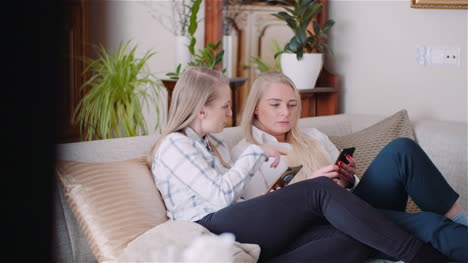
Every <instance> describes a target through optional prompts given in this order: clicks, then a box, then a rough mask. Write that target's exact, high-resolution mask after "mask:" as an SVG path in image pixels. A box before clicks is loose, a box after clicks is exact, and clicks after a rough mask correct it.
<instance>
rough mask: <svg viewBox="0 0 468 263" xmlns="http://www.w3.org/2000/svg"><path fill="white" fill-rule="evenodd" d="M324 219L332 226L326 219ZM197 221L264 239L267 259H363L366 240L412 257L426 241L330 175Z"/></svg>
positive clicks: (247, 238) (239, 236) (240, 237)
mask: <svg viewBox="0 0 468 263" xmlns="http://www.w3.org/2000/svg"><path fill="white" fill-rule="evenodd" d="M323 219H326V220H327V221H328V222H329V223H330V224H331V226H330V225H321V224H320V222H321V221H323ZM197 223H199V224H201V225H203V226H204V227H206V228H207V229H209V230H210V231H211V232H213V233H216V234H220V233H223V232H231V233H233V234H234V235H235V236H236V241H238V242H242V243H255V244H259V245H260V247H261V254H260V259H259V261H261V262H265V261H268V262H312V261H315V262H344V261H346V262H363V261H364V259H365V258H366V257H367V256H368V255H369V252H370V249H369V248H368V247H367V246H365V245H368V246H370V247H373V248H376V249H378V250H380V251H382V252H384V253H385V254H387V255H390V256H392V257H394V258H398V259H402V260H404V261H405V262H409V261H410V260H411V259H412V258H413V257H414V256H415V254H416V253H417V251H418V250H419V249H420V247H421V245H422V241H420V240H419V239H417V238H416V237H414V236H413V235H411V234H409V233H408V232H406V231H404V230H402V229H401V228H400V227H398V226H397V225H396V224H394V223H393V222H391V221H390V220H388V219H386V217H385V216H384V215H383V214H382V213H380V212H379V211H377V210H376V209H374V208H372V207H371V206H370V205H369V204H367V203H366V202H364V201H362V200H361V199H360V198H358V197H357V196H355V195H354V194H352V193H350V192H349V191H347V190H345V189H343V188H342V187H340V186H338V185H337V184H336V183H334V182H333V181H332V180H330V179H329V178H325V177H320V178H316V179H311V180H305V181H302V182H299V183H296V184H293V185H290V186H288V187H284V188H282V189H280V190H277V191H274V192H272V193H268V194H265V195H263V196H260V197H257V198H254V199H250V200H247V201H244V202H240V203H238V204H235V205H231V206H229V207H226V208H224V209H221V210H219V211H217V212H215V213H211V214H208V215H207V216H205V217H204V218H202V219H200V220H199V221H197ZM358 241H359V242H358ZM361 243H363V244H361ZM364 244H365V245H364Z"/></svg>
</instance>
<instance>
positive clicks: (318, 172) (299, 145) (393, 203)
mask: <svg viewBox="0 0 468 263" xmlns="http://www.w3.org/2000/svg"><path fill="white" fill-rule="evenodd" d="M300 108H301V105H300V96H299V93H298V91H297V89H296V88H295V86H294V83H293V82H292V81H291V80H290V79H289V78H288V77H286V76H285V75H284V74H282V73H280V72H266V73H262V74H260V75H259V76H258V78H257V79H256V80H255V81H254V83H253V85H252V87H251V89H250V94H249V97H248V99H247V102H246V106H245V108H244V112H243V115H242V121H241V126H242V129H243V132H244V137H245V138H244V139H243V140H241V141H240V142H239V143H238V144H237V145H236V146H234V148H233V150H232V151H231V153H232V156H233V158H234V159H236V158H237V156H239V153H240V152H241V151H242V150H243V149H245V147H247V146H249V145H270V146H273V147H276V149H278V150H279V149H281V151H283V152H286V153H287V155H286V156H284V157H283V158H281V159H282V160H281V161H280V162H279V164H278V166H277V167H278V168H280V169H277V170H272V169H270V168H269V167H266V166H262V167H261V168H260V169H259V170H258V171H257V173H256V174H255V175H254V177H253V178H252V179H251V181H250V182H249V183H248V184H247V185H246V190H245V193H244V197H246V198H253V197H255V196H258V195H261V194H262V193H263V192H264V191H265V189H266V187H267V186H268V185H269V184H270V183H271V182H272V181H273V180H274V179H276V178H277V177H278V176H279V173H280V171H281V169H284V168H286V167H287V166H295V165H298V164H302V165H303V166H304V167H303V168H302V171H301V173H300V174H298V175H297V176H296V177H295V178H294V179H295V180H294V181H293V182H292V183H293V185H294V183H295V182H301V181H303V180H306V179H312V180H315V179H314V178H324V177H327V178H330V179H331V180H333V181H335V182H336V183H337V184H338V185H340V186H341V187H344V188H347V189H348V190H349V192H350V193H351V192H352V193H353V194H354V195H356V196H359V197H360V198H362V199H363V200H365V201H367V202H368V203H369V204H371V205H372V206H374V207H375V208H378V209H379V210H380V211H381V212H383V213H384V214H385V215H386V216H387V217H388V218H390V219H391V220H392V221H394V222H395V223H397V224H399V225H400V226H402V227H403V228H404V229H406V230H407V231H410V232H412V233H414V234H415V235H416V236H418V237H419V238H420V239H422V240H424V241H426V242H430V243H431V244H432V245H433V246H434V247H435V248H437V249H438V250H439V251H441V252H442V253H443V254H445V255H446V256H448V257H450V259H452V260H457V261H461V262H467V261H468V227H467V226H466V218H465V215H464V212H463V210H462V208H461V206H460V205H459V204H458V202H457V199H458V197H459V195H458V194H457V193H456V192H455V191H454V190H453V189H452V188H451V187H450V186H449V185H448V183H447V182H446V181H445V179H444V177H443V176H442V175H441V174H440V172H439V171H438V170H437V168H436V167H435V165H434V164H433V163H432V162H431V160H430V159H429V157H427V155H426V154H425V153H424V151H423V150H422V149H421V148H420V147H419V146H418V145H417V144H416V143H415V142H414V141H412V140H410V139H406V138H399V139H397V140H394V141H392V142H391V143H389V144H388V145H387V146H386V147H385V148H384V149H383V150H382V151H381V153H380V154H379V155H378V156H377V157H376V159H375V160H374V162H373V163H372V164H371V165H370V166H369V168H368V169H367V171H366V173H365V174H364V176H363V177H362V179H361V181H360V182H359V179H358V178H357V177H356V176H355V173H356V162H355V161H354V158H353V157H351V156H348V157H347V160H348V161H349V164H348V165H347V164H345V163H343V162H341V163H339V164H338V165H335V164H334V163H333V162H332V160H335V159H336V158H337V156H338V150H337V149H336V147H335V146H334V145H333V143H332V142H331V141H330V139H329V138H328V137H327V136H326V135H325V134H323V133H322V132H320V131H319V130H317V129H314V128H308V129H300V128H299V127H298V120H299V117H300V115H299V114H300V112H301V109H300ZM278 170H279V171H278ZM293 185H291V186H287V187H285V189H287V188H289V187H292V186H293ZM279 191H281V190H279ZM408 195H411V197H412V198H413V200H415V202H416V204H417V205H418V206H419V207H420V208H422V209H423V211H425V212H421V213H415V214H409V213H405V212H404V209H405V206H406V201H407V198H408ZM434 195H438V196H439V198H438V200H434V199H433V198H432V197H433V196H434ZM449 218H452V219H453V221H452V220H450V219H449ZM454 221H458V222H459V223H456V222H454ZM375 256H382V257H385V256H384V255H375Z"/></svg>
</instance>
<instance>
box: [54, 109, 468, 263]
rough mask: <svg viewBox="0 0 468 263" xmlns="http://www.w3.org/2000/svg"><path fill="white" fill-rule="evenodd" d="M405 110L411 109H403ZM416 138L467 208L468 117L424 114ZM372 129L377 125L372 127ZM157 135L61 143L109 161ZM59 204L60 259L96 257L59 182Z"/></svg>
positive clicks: (346, 121)
mask: <svg viewBox="0 0 468 263" xmlns="http://www.w3.org/2000/svg"><path fill="white" fill-rule="evenodd" d="M404 113H405V114H406V112H404ZM384 117H387V116H376V115H351V114H340V115H333V116H326V117H315V118H305V119H301V120H300V126H303V127H315V128H318V129H319V130H321V131H322V132H324V133H326V134H328V135H329V136H338V137H339V136H348V135H352V134H356V132H358V131H360V130H362V129H364V128H367V129H368V131H369V128H368V127H371V126H372V125H374V124H375V123H378V122H379V121H382V120H383V119H384ZM410 125H411V127H412V129H413V131H414V135H415V139H416V141H417V142H418V143H419V144H420V145H421V146H422V148H423V149H424V150H425V151H426V152H427V153H428V155H429V156H430V157H431V159H432V160H433V161H434V163H435V164H436V165H437V167H438V168H439V169H440V170H441V171H442V173H443V174H444V176H445V177H446V179H447V181H448V182H449V184H450V185H452V187H454V189H455V190H456V191H457V192H458V193H459V194H460V195H461V198H460V200H459V201H460V203H461V205H462V206H463V207H464V209H465V210H466V211H468V190H467V189H468V174H467V149H468V147H467V123H459V122H448V121H431V120H421V121H414V122H411V124H410ZM370 131H372V129H370ZM157 137H158V135H150V136H139V137H128V138H119V139H110V140H100V141H90V142H79V143H68V144H61V145H57V152H58V156H57V159H58V160H71V161H78V162H103V161H105V162H108V161H109V162H110V161H120V160H127V159H132V158H136V157H141V156H144V155H146V153H147V152H148V151H149V149H150V148H151V146H152V144H153V143H154V141H155V140H156V139H157ZM219 137H221V138H222V139H224V141H225V142H226V143H227V144H228V146H233V145H234V144H235V143H236V142H238V141H239V140H240V139H241V138H242V134H241V130H240V128H239V127H233V128H226V129H225V130H224V131H223V132H222V133H221V134H219ZM57 185H58V188H57V191H56V202H55V204H56V210H55V219H56V221H55V235H54V237H55V240H54V248H55V252H54V254H55V257H56V260H57V262H95V261H96V257H95V256H94V255H93V253H92V252H91V250H90V248H89V246H88V243H87V239H86V238H85V236H84V235H83V231H82V229H81V227H80V225H79V224H78V222H77V220H76V218H75V216H74V214H73V213H72V212H71V209H70V207H69V204H68V203H67V201H66V199H65V198H64V194H63V189H62V187H61V185H60V184H57Z"/></svg>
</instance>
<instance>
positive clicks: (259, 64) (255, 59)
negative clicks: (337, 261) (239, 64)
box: [250, 40, 283, 74]
mask: <svg viewBox="0 0 468 263" xmlns="http://www.w3.org/2000/svg"><path fill="white" fill-rule="evenodd" d="M272 44H273V51H274V53H275V54H276V53H278V52H281V51H282V50H283V49H282V48H281V46H280V44H279V43H278V41H276V40H273V41H272ZM250 61H251V62H252V64H253V66H254V67H255V69H256V71H257V74H258V73H260V72H267V71H278V72H282V69H281V56H276V57H275V62H274V63H273V65H269V64H267V62H265V61H264V60H263V59H262V58H260V57H259V56H251V57H250Z"/></svg>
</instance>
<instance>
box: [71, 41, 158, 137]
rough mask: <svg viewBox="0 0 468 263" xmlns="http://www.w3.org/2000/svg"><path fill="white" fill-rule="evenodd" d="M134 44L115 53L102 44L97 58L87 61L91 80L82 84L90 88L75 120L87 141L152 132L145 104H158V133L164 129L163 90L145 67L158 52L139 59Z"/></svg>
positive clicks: (149, 53) (80, 104)
mask: <svg viewBox="0 0 468 263" xmlns="http://www.w3.org/2000/svg"><path fill="white" fill-rule="evenodd" d="M129 45H130V41H127V42H125V43H122V42H121V43H120V44H119V47H118V49H117V51H116V52H115V53H110V52H108V51H107V50H106V49H105V48H104V47H103V46H102V45H99V46H96V52H97V58H96V59H92V58H85V60H86V61H87V62H88V66H87V68H86V69H85V70H84V72H90V73H91V77H90V79H89V80H88V81H86V82H85V83H84V84H83V85H82V87H81V88H82V89H88V91H87V93H86V94H85V96H83V98H82V99H81V100H80V102H79V103H78V105H77V107H76V109H75V114H74V116H73V121H74V122H75V123H77V124H78V125H79V127H80V133H81V136H82V138H83V137H84V139H85V140H96V139H108V138H114V137H128V136H137V135H145V134H147V133H148V129H147V125H146V121H145V117H144V115H143V105H144V104H146V105H147V107H149V105H150V103H152V104H153V105H156V106H155V108H154V110H155V112H156V114H157V117H158V121H156V127H155V128H156V130H160V127H161V125H160V120H161V113H162V111H161V109H160V108H159V106H158V104H157V101H158V100H159V97H160V91H161V88H162V87H163V86H162V84H161V82H160V81H158V80H157V79H156V78H155V77H154V76H153V75H152V74H151V73H148V72H145V71H144V66H145V64H146V62H147V61H148V59H149V58H151V57H152V56H153V55H154V54H155V53H154V52H151V51H147V52H146V53H145V54H144V55H143V57H142V58H137V57H135V52H136V50H137V46H136V45H135V46H134V47H133V48H131V49H130V48H129Z"/></svg>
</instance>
